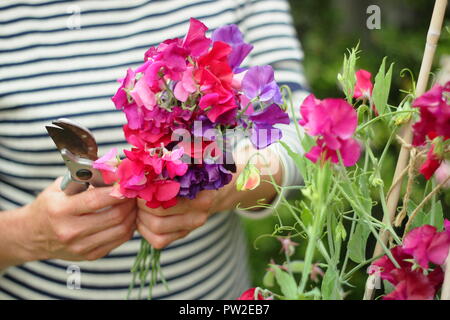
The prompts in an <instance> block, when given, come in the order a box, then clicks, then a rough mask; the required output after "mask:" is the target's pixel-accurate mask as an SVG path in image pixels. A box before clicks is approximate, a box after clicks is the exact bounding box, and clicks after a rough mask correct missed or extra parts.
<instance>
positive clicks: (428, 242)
mask: <svg viewBox="0 0 450 320" xmlns="http://www.w3.org/2000/svg"><path fill="white" fill-rule="evenodd" d="M449 248H450V237H449V235H448V234H447V233H446V232H437V230H436V228H435V227H433V226H430V225H425V226H422V227H419V228H415V229H413V230H412V231H410V232H409V233H408V234H407V235H406V237H405V239H404V240H403V250H404V251H405V252H406V253H408V254H411V255H412V256H413V257H414V259H415V260H416V261H417V263H418V264H419V265H420V266H421V267H422V268H425V269H427V268H428V264H429V262H432V263H434V264H437V265H442V264H444V262H445V260H446V258H447V256H448V252H449Z"/></svg>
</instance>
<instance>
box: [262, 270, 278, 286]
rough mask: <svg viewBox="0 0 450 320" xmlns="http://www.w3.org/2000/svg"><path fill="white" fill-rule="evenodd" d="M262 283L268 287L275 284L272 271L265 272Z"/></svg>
mask: <svg viewBox="0 0 450 320" xmlns="http://www.w3.org/2000/svg"><path fill="white" fill-rule="evenodd" d="M263 284H264V286H265V287H268V288H271V287H273V286H274V285H275V273H274V272H273V271H267V272H266V274H265V275H264V278H263Z"/></svg>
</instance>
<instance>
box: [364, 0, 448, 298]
mask: <svg viewBox="0 0 450 320" xmlns="http://www.w3.org/2000/svg"><path fill="white" fill-rule="evenodd" d="M446 7H447V0H436V2H435V6H434V10H433V16H432V18H431V23H430V29H429V31H428V36H427V42H426V46H425V52H424V56H423V60H422V66H421V68H420V73H419V79H418V82H417V89H416V96H417V97H418V96H421V95H422V94H424V93H425V91H426V88H427V84H428V79H429V75H430V72H431V66H432V63H433V58H434V54H435V52H436V47H437V43H438V40H439V37H440V34H441V29H442V25H443V21H444V15H445V9H446ZM412 121H413V120H410V122H409V123H407V124H406V125H405V128H404V134H403V140H404V141H405V144H402V148H401V151H400V154H399V157H398V161H397V167H396V169H395V173H394V178H393V181H397V180H400V182H399V183H397V184H396V185H394V186H393V187H392V191H391V192H390V194H389V196H388V199H387V214H385V216H384V217H383V222H384V224H385V225H391V224H392V222H393V220H394V218H395V214H396V212H397V205H398V200H399V198H400V192H401V187H402V183H401V181H402V180H403V179H401V178H400V177H401V175H402V172H403V171H404V170H405V168H406V167H407V165H408V160H409V154H410V150H409V149H408V148H407V145H410V144H411V143H412V140H413V132H412ZM388 238H389V232H388V231H387V230H381V231H380V240H381V242H382V243H380V242H377V244H376V247H375V251H374V254H373V257H374V258H376V257H378V256H380V255H382V253H383V245H386V244H387V242H388ZM448 261H449V259H447V262H448ZM449 269H450V266H448V263H447V267H446V275H445V282H444V287H443V289H442V290H443V291H442V292H443V293H442V299H444V298H446V299H450V292H449V291H450V270H449ZM374 276H377V275H376V274H375V275H372V276H370V277H369V279H368V280H367V283H366V289H365V293H364V300H371V299H373V296H374V293H375V289H376V288H374V286H373V283H374V279H373V277H374Z"/></svg>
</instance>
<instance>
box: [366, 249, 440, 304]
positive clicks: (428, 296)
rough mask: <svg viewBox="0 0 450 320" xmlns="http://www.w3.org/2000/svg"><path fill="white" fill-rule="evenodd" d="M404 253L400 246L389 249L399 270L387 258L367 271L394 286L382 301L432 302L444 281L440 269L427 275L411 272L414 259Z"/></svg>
mask: <svg viewBox="0 0 450 320" xmlns="http://www.w3.org/2000/svg"><path fill="white" fill-rule="evenodd" d="M406 251H407V250H404V249H403V248H402V247H401V246H397V247H394V248H393V249H391V253H392V256H393V257H394V259H395V261H396V262H397V263H398V264H399V265H400V268H399V269H397V268H396V267H395V266H394V264H393V263H392V262H391V260H390V259H389V258H388V257H387V256H383V257H381V258H380V259H378V260H377V261H375V262H374V263H372V265H371V267H370V269H369V270H370V272H369V273H370V274H377V275H379V276H380V277H381V279H383V280H387V281H389V282H390V283H392V284H393V285H394V286H395V290H394V291H392V292H391V293H389V294H388V295H386V296H384V297H383V300H432V299H433V298H434V296H435V295H436V292H437V291H438V290H439V289H440V287H441V285H442V282H443V280H444V274H443V271H442V269H441V268H440V267H439V266H438V267H436V268H435V269H434V270H433V271H432V272H429V273H424V271H423V270H422V269H420V268H418V269H415V270H413V268H412V267H413V262H412V261H414V257H413V256H412V255H410V254H409V253H407V252H406Z"/></svg>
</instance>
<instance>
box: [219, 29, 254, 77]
mask: <svg viewBox="0 0 450 320" xmlns="http://www.w3.org/2000/svg"><path fill="white" fill-rule="evenodd" d="M212 40H213V42H216V41H222V42H225V43H227V44H229V45H230V46H231V48H232V49H233V51H232V52H231V54H230V55H229V56H228V64H229V65H230V67H231V69H233V71H234V72H235V73H239V72H240V71H242V69H240V68H239V66H240V65H241V64H242V62H243V61H244V60H245V58H246V57H247V56H248V55H249V54H250V52H251V51H252V50H253V46H252V45H251V44H248V43H245V41H244V36H243V34H242V32H241V31H240V30H239V28H238V26H236V25H234V24H232V25H228V26H224V27H221V28H219V29H217V30H216V31H214V33H213V35H212Z"/></svg>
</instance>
